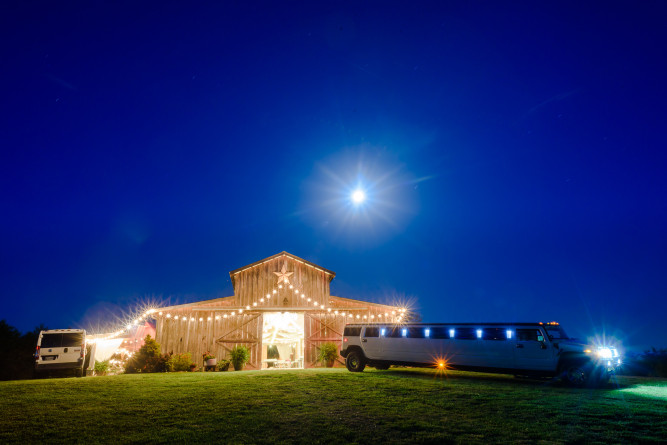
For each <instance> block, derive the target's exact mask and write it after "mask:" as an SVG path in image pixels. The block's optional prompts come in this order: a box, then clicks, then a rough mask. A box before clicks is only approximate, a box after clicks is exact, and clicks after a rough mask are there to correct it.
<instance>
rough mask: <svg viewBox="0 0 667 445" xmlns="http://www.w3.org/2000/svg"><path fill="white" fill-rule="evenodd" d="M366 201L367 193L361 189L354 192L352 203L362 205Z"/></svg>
mask: <svg viewBox="0 0 667 445" xmlns="http://www.w3.org/2000/svg"><path fill="white" fill-rule="evenodd" d="M365 200H366V193H364V191H363V190H361V189H356V190H355V191H354V192H352V202H354V203H355V204H361V203H362V202H364V201H365Z"/></svg>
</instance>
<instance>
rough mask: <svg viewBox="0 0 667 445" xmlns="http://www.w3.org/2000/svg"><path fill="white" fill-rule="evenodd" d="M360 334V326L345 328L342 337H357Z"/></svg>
mask: <svg viewBox="0 0 667 445" xmlns="http://www.w3.org/2000/svg"><path fill="white" fill-rule="evenodd" d="M360 334H361V327H360V326H345V330H344V331H343V335H344V336H346V337H359V335H360Z"/></svg>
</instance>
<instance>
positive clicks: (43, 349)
mask: <svg viewBox="0 0 667 445" xmlns="http://www.w3.org/2000/svg"><path fill="white" fill-rule="evenodd" d="M85 359H86V331H85V330H83V329H52V330H48V331H42V332H40V333H39V338H38V339H37V348H36V350H35V372H36V373H37V374H40V373H44V372H46V371H52V370H67V369H71V370H73V371H74V373H75V375H76V376H77V377H81V376H82V375H83V369H84V362H85Z"/></svg>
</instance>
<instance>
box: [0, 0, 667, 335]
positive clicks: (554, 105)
mask: <svg viewBox="0 0 667 445" xmlns="http://www.w3.org/2000/svg"><path fill="white" fill-rule="evenodd" d="M586 3H588V4H583V5H582V4H581V2H574V3H570V4H568V3H565V2H535V1H530V2H525V3H512V4H510V5H506V4H503V5H500V4H499V2H483V3H477V2H440V1H438V2H432V3H428V2H400V3H396V4H392V2H387V1H383V2H331V3H328V2H272V3H266V4H262V3H254V2H216V5H215V6H211V5H205V4H204V3H202V2H175V3H169V2H156V3H148V2H127V3H119V2H113V3H111V2H99V1H97V2H93V1H91V2H78V3H67V4H62V2H21V1H7V2H2V4H1V5H0V35H1V37H2V39H1V43H0V47H1V53H0V56H1V59H0V60H2V63H1V65H2V67H1V68H0V79H1V82H0V88H1V93H2V94H1V97H2V108H1V111H0V113H1V115H0V144H1V157H0V204H1V208H0V209H1V210H0V213H1V217H0V236H1V238H0V242H1V245H0V292H1V297H2V302H3V304H2V311H1V314H0V318H5V319H7V321H8V322H9V323H10V324H13V325H15V326H17V327H18V328H19V329H21V330H28V329H32V328H33V327H34V326H35V325H37V324H38V323H45V324H46V325H48V326H50V327H52V328H59V327H67V326H79V325H84V327H85V326H88V325H89V324H94V323H97V322H98V321H99V322H103V321H104V319H105V318H106V319H109V318H110V317H111V316H112V314H117V313H119V312H120V311H123V310H127V309H128V308H130V307H131V306H132V305H133V304H135V303H136V301H138V300H141V299H144V298H147V297H151V296H153V297H156V298H163V299H168V300H169V301H170V302H171V303H176V302H185V301H195V300H201V299H207V298H213V297H217V296H227V295H231V294H232V288H231V283H230V281H229V274H228V272H229V271H230V270H233V269H235V268H237V267H240V266H243V265H245V264H248V263H251V262H253V261H256V260H259V259H261V258H264V257H267V256H269V255H273V254H275V253H278V252H280V251H282V250H287V251H288V252H290V253H293V254H295V255H298V256H301V257H303V258H306V259H308V260H310V261H313V262H315V263H318V264H320V265H322V266H323V267H326V268H328V269H331V270H333V271H335V272H336V273H337V277H336V279H335V280H334V282H333V283H332V294H334V295H338V296H342V297H349V298H359V299H368V300H372V301H378V302H392V301H393V300H394V299H403V300H408V299H410V300H411V301H413V302H414V303H415V306H416V308H417V310H419V311H420V312H421V313H422V315H423V317H424V319H425V320H426V321H483V320H490V321H504V320H511V321H522V320H544V321H548V320H559V321H560V322H561V323H563V324H564V326H565V327H566V329H568V330H569V331H571V332H572V333H576V334H577V335H579V336H589V335H594V334H596V333H602V332H603V331H605V332H606V333H607V334H608V335H613V336H616V337H617V338H619V339H620V340H622V341H623V343H624V344H626V345H634V346H639V347H646V346H651V345H654V346H658V347H661V346H662V347H664V346H667V331H666V330H665V329H664V326H663V320H664V318H665V313H667V303H666V297H667V280H666V275H667V274H666V273H665V272H666V271H667V230H666V227H667V198H666V197H667V179H666V175H665V172H666V171H667V165H666V162H665V159H666V157H667V156H666V154H665V149H666V147H667V131H666V129H665V122H667V111H666V110H667V106H666V103H667V102H666V100H667V87H666V84H667V82H666V79H667V52H666V49H665V48H667V45H666V43H667V27H666V26H665V23H666V21H667V6H665V4H664V2H660V1H656V2H651V1H644V2H629V1H628V2H621V3H614V2H605V4H604V6H603V5H602V4H601V3H599V2H586ZM357 184H362V185H363V186H364V187H365V188H366V190H367V193H368V195H369V200H368V202H366V203H365V205H364V206H363V208H360V209H356V210H355V209H353V208H352V207H351V206H350V203H349V199H348V193H349V192H350V190H351V189H352V188H353V187H354V186H355V185H357Z"/></svg>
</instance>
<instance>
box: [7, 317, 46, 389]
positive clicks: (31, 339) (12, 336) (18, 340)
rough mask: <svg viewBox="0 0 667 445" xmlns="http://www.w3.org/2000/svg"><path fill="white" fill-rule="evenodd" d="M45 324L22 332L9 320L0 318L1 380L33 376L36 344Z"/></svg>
mask: <svg viewBox="0 0 667 445" xmlns="http://www.w3.org/2000/svg"><path fill="white" fill-rule="evenodd" d="M45 329H47V328H46V327H44V326H37V327H36V328H35V329H33V330H32V331H30V332H26V333H25V334H21V333H20V332H19V330H18V329H16V328H15V327H14V326H11V325H10V324H9V323H7V321H5V320H0V380H21V379H30V378H32V377H33V370H34V368H35V356H34V354H35V346H37V338H38V337H39V333H40V331H42V330H45Z"/></svg>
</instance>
